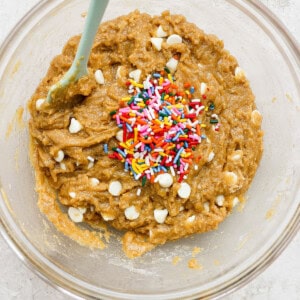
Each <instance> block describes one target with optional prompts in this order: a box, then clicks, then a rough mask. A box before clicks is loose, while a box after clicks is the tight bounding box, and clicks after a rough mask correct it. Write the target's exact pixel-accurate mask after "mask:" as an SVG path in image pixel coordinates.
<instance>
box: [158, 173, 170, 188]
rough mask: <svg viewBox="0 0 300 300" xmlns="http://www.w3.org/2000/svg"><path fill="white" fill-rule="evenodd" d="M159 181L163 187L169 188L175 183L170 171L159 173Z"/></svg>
mask: <svg viewBox="0 0 300 300" xmlns="http://www.w3.org/2000/svg"><path fill="white" fill-rule="evenodd" d="M156 178H158V179H157V180H158V183H159V185H160V186H161V187H163V188H168V187H170V186H171V185H172V184H173V177H172V176H171V175H170V174H169V173H163V174H160V175H158V176H157V177H156Z"/></svg>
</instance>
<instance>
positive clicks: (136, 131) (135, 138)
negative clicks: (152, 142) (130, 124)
mask: <svg viewBox="0 0 300 300" xmlns="http://www.w3.org/2000/svg"><path fill="white" fill-rule="evenodd" d="M137 138H138V129H137V128H136V127H135V128H134V141H135V142H136V141H137Z"/></svg>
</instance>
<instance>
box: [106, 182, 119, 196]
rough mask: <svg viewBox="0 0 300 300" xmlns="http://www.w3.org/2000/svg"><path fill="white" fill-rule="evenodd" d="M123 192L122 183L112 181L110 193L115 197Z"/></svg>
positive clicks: (109, 188)
mask: <svg viewBox="0 0 300 300" xmlns="http://www.w3.org/2000/svg"><path fill="white" fill-rule="evenodd" d="M121 191H122V184H121V182H120V181H112V182H111V183H110V184H109V187H108V192H109V193H110V194H111V195H113V196H119V195H120V194H121Z"/></svg>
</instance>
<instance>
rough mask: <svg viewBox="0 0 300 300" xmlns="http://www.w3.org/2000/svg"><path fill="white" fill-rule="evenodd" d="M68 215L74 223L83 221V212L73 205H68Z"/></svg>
mask: <svg viewBox="0 0 300 300" xmlns="http://www.w3.org/2000/svg"><path fill="white" fill-rule="evenodd" d="M68 215H69V217H70V219H71V220H72V221H73V222H74V223H80V222H82V221H83V214H82V213H81V212H80V210H79V209H77V208H75V207H69V209H68Z"/></svg>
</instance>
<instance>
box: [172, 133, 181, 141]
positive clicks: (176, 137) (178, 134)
mask: <svg viewBox="0 0 300 300" xmlns="http://www.w3.org/2000/svg"><path fill="white" fill-rule="evenodd" d="M179 136H180V132H177V133H176V135H175V137H173V138H172V142H175V141H177V140H178V138H179Z"/></svg>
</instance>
